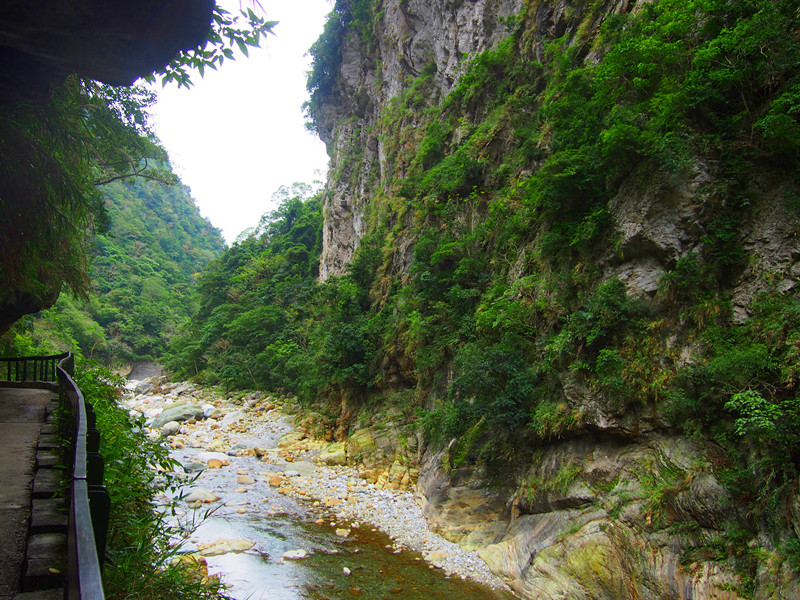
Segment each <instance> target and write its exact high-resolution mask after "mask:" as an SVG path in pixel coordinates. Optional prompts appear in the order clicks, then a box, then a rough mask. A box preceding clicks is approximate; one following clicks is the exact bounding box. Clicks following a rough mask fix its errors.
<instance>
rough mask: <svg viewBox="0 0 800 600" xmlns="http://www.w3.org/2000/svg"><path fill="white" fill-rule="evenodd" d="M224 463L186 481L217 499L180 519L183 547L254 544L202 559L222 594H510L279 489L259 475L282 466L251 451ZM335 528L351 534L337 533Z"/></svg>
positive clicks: (322, 597)
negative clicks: (244, 476)
mask: <svg viewBox="0 0 800 600" xmlns="http://www.w3.org/2000/svg"><path fill="white" fill-rule="evenodd" d="M262 441H264V440H263V438H262ZM269 441H271V442H275V441H277V440H276V439H272V440H269ZM207 455H208V453H203V452H202V451H201V450H197V449H185V450H180V451H178V452H176V453H175V456H176V458H178V459H179V460H180V462H181V463H183V464H185V465H186V464H190V463H192V462H195V461H196V462H201V461H202V460H203V459H205V458H206V456H207ZM198 459H199V460H198ZM228 460H229V461H230V464H229V465H227V466H225V467H223V468H219V469H207V470H205V471H204V472H203V473H202V474H201V475H200V477H199V478H198V479H197V481H195V482H194V483H193V484H192V485H193V486H202V487H203V488H205V489H208V490H213V491H214V493H216V494H217V495H219V496H221V497H222V500H221V501H220V502H218V503H214V504H213V505H211V504H205V505H203V507H202V508H199V509H189V508H187V509H186V514H185V515H184V516H183V517H182V519H181V521H182V522H183V523H184V524H185V525H186V527H187V530H189V529H193V532H192V533H191V534H190V537H189V539H188V540H187V543H186V550H188V551H193V550H196V549H197V548H198V546H201V547H202V544H210V543H213V542H215V541H216V540H219V539H246V540H250V541H253V542H255V546H254V547H253V548H252V549H251V550H248V551H247V552H238V553H237V552H230V553H227V554H222V555H219V556H208V557H207V561H208V567H209V573H210V574H219V575H221V577H222V580H223V582H225V583H226V584H227V585H229V586H230V587H229V589H228V593H229V594H230V595H231V596H232V597H234V598H237V599H238V600H298V599H310V600H337V599H345V598H347V599H352V598H356V597H359V596H360V597H363V598H369V599H373V598H374V599H381V598H394V599H397V600H439V599H442V600H444V599H449V598H454V599H459V600H509V599H511V598H512V596H511V595H510V594H508V593H506V592H501V591H497V590H492V589H490V588H488V587H486V586H482V585H478V584H475V583H473V582H471V581H468V580H467V581H464V580H462V579H461V578H459V577H448V576H446V574H445V573H444V572H443V571H442V570H440V569H436V568H433V567H432V566H431V565H429V564H428V563H427V562H425V561H424V560H422V558H421V557H420V555H418V554H416V553H412V552H407V551H398V550H397V549H396V548H395V546H394V545H393V543H392V540H391V539H390V538H389V537H388V536H386V535H385V534H383V533H381V532H379V531H376V530H374V529H371V528H367V527H353V525H352V524H351V523H342V522H339V521H338V520H337V519H336V517H335V515H334V514H333V513H332V512H329V511H325V510H324V509H320V508H317V507H313V506H311V504H310V503H305V502H298V501H296V500H294V499H293V498H290V497H287V496H285V495H283V494H280V493H278V492H277V491H276V490H275V489H273V488H272V487H270V486H269V484H268V483H267V481H266V480H265V477H266V474H267V473H269V471H270V468H271V467H273V468H274V469H275V470H277V469H281V468H283V467H282V466H273V465H268V464H265V463H262V462H260V461H258V460H257V459H256V458H254V457H252V456H236V457H232V456H231V457H228ZM295 466H299V465H295ZM244 472H246V473H248V474H249V475H251V476H252V477H253V478H254V479H256V482H255V483H254V484H251V485H248V486H246V487H243V486H240V485H238V484H237V476H238V475H239V474H240V473H244ZM237 490H238V491H237ZM244 490H246V491H244ZM319 521H323V522H322V523H319ZM195 527H196V528H195ZM337 528H339V529H342V528H348V529H351V532H350V534H349V535H348V536H347V537H340V536H338V535H337V534H336V529H337ZM340 533H341V531H340ZM294 550H305V551H307V552H308V556H307V557H306V558H304V559H302V560H286V559H283V555H284V553H286V552H289V551H294ZM345 568H346V569H348V570H349V572H350V574H349V575H347V574H345Z"/></svg>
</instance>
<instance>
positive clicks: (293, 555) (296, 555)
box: [281, 549, 308, 560]
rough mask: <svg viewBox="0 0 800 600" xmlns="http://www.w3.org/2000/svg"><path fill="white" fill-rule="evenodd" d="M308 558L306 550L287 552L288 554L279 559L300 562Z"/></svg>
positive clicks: (285, 553)
mask: <svg viewBox="0 0 800 600" xmlns="http://www.w3.org/2000/svg"><path fill="white" fill-rule="evenodd" d="M307 556H308V551H307V550H303V549H300V550H289V551H288V552H284V553H283V556H281V558H282V559H283V560H302V559H304V558H305V557H307Z"/></svg>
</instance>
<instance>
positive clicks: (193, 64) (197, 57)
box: [145, 5, 278, 87]
mask: <svg viewBox="0 0 800 600" xmlns="http://www.w3.org/2000/svg"><path fill="white" fill-rule="evenodd" d="M277 24H278V22H277V21H267V20H265V19H264V17H262V16H260V15H258V14H256V13H255V12H253V10H252V9H251V8H247V9H244V10H240V11H239V14H238V15H233V14H231V13H229V12H228V11H226V10H224V9H222V8H220V7H219V6H218V5H215V6H214V10H213V13H212V16H211V29H210V31H209V34H208V37H207V39H206V40H205V42H204V43H203V45H202V47H198V48H194V49H192V50H184V51H181V52H180V53H179V54H178V55H177V56H176V57H175V58H173V59H172V61H171V62H170V63H169V64H168V65H167V66H166V67H165V68H164V70H163V72H161V73H153V74H152V75H150V76H149V77H146V78H145V79H146V80H148V81H150V82H151V83H153V82H155V80H156V77H157V76H160V77H161V84H162V86H166V85H167V84H168V83H170V82H172V81H175V82H176V83H177V84H178V87H182V86H185V87H191V85H192V80H191V75H190V71H191V70H193V69H196V70H197V71H198V72H199V73H200V77H202V76H203V74H204V73H205V69H206V68H209V69H213V70H215V71H216V70H217V67H219V66H222V63H223V62H225V60H226V59H228V60H234V58H235V54H234V47H235V48H238V50H239V52H241V53H242V54H244V55H245V56H248V55H249V50H248V48H258V47H259V46H260V45H261V38H262V37H263V38H266V37H267V35H269V34H271V33H272V29H273V27H275V25H277Z"/></svg>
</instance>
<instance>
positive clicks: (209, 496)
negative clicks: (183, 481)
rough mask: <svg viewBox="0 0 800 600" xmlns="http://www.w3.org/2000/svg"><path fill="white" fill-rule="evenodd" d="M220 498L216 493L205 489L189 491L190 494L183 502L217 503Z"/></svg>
mask: <svg viewBox="0 0 800 600" xmlns="http://www.w3.org/2000/svg"><path fill="white" fill-rule="evenodd" d="M219 499H220V497H219V496H217V495H216V494H215V493H214V492H212V491H210V490H207V489H205V488H194V489H192V490H190V491H189V493H188V494H187V495H186V496H184V497H183V501H184V502H186V503H187V504H192V503H194V502H205V503H211V502H216V501H217V500H219Z"/></svg>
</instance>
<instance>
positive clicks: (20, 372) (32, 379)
mask: <svg viewBox="0 0 800 600" xmlns="http://www.w3.org/2000/svg"><path fill="white" fill-rule="evenodd" d="M67 356H69V352H64V353H63V354H53V355H50V356H24V357H15V358H0V365H3V364H4V363H5V364H4V365H3V366H0V378H2V376H3V375H5V381H10V382H14V383H26V382H29V383H32V384H35V383H43V382H55V381H56V379H57V375H56V369H57V368H58V363H59V362H60V361H62V360H63V359H65V358H66V357H67Z"/></svg>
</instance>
